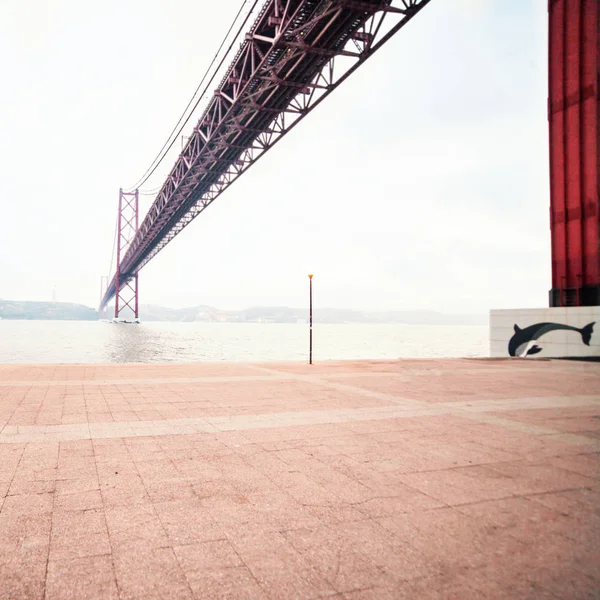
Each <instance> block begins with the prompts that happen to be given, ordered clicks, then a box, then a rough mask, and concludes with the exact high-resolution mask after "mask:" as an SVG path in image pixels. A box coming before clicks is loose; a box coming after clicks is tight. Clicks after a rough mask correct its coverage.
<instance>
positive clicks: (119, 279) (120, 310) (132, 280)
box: [115, 189, 139, 319]
mask: <svg viewBox="0 0 600 600" xmlns="http://www.w3.org/2000/svg"><path fill="white" fill-rule="evenodd" d="M138 214H139V194H138V190H135V192H124V191H123V190H122V189H120V190H119V220H118V224H117V271H116V273H115V290H116V293H115V319H121V318H123V319H126V318H127V317H128V316H129V317H134V318H135V319H137V318H139V308H138V275H137V273H136V274H135V275H133V276H130V277H127V274H126V273H123V272H122V271H121V265H122V263H123V257H124V256H125V254H126V252H127V250H128V248H129V246H130V245H131V242H132V241H133V238H134V237H135V234H136V233H137V230H138V225H139V217H138Z"/></svg>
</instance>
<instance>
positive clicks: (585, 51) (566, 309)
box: [490, 0, 600, 358]
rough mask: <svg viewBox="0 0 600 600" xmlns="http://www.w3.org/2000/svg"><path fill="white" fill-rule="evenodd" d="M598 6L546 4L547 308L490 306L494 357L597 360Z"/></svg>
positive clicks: (581, 0)
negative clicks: (549, 275) (549, 283)
mask: <svg viewBox="0 0 600 600" xmlns="http://www.w3.org/2000/svg"><path fill="white" fill-rule="evenodd" d="M599 6H600V2H598V0H549V2H548V18H549V22H548V125H549V142H550V235H551V245H552V289H551V290H550V292H549V305H550V308H540V309H527V310H524V309H521V310H497V311H494V310H493V311H491V314H490V353H491V356H497V357H500V356H508V355H512V354H514V355H517V356H521V355H524V356H527V355H528V356H533V355H535V356H536V357H540V358H548V357H600V198H599V190H600V117H599V115H600V103H599V98H598V91H599V90H598V85H599V83H598V82H599V80H600V33H599V32H600V8H599ZM596 324H597V328H598V331H597V332H594V331H593V330H594V327H596ZM540 326H541V327H540ZM551 327H552V328H551ZM532 336H533V338H532ZM536 336H537V337H536ZM542 336H543V337H542ZM511 341H512V345H511ZM518 348H519V349H520V351H519V352H518V353H516V352H517V349H518ZM511 349H512V352H511V351H510V350H511ZM515 353H516V354H515ZM527 353H528V354H527Z"/></svg>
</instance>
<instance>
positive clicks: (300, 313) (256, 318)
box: [140, 305, 488, 325]
mask: <svg viewBox="0 0 600 600" xmlns="http://www.w3.org/2000/svg"><path fill="white" fill-rule="evenodd" d="M140 317H141V319H142V320H144V321H188V322H189V321H202V322H213V323H214V322H225V323H298V322H304V321H307V320H308V309H307V308H289V307H287V306H255V307H251V308H247V309H244V310H237V311H234V310H220V309H218V308H214V307H212V306H195V307H190V308H180V309H171V308H163V307H161V306H143V305H142V306H141V307H140ZM314 317H315V319H316V321H317V322H319V323H404V324H414V325H486V324H487V323H488V316H487V315H448V314H444V313H439V312H435V311H427V310H403V311H358V310H350V309H340V308H318V309H315V311H314Z"/></svg>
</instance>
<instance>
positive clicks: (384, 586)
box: [0, 360, 600, 600]
mask: <svg viewBox="0 0 600 600" xmlns="http://www.w3.org/2000/svg"><path fill="white" fill-rule="evenodd" d="M599 448H600V365H599V364H590V363H574V362H560V361H506V360H435V361H427V360H418V361H417V360H414V361H411V360H406V361H380V362H372V361H362V362H339V363H322V364H319V365H314V366H313V367H309V366H308V365H301V364H269V365H235V364H219V365H208V364H194V365H47V366H45V365H32V366H27V365H0V598H1V599H4V598H7V599H18V598H26V599H31V598H45V599H47V600H51V599H55V598H56V599H58V598H61V599H62V598H140V599H150V598H202V599H206V598H252V599H255V598H257V599H258V598H273V599H277V600H280V599H288V598H301V599H304V598H319V597H333V598H340V599H347V600H349V599H363V598H364V599H366V598H376V599H382V600H385V599H387V598H394V599H398V598H411V599H413V598H419V599H421V598H423V599H428V598H440V599H442V598H443V599H448V598H456V599H457V600H463V599H465V600H466V599H469V598H473V599H475V598H476V599H479V598H519V599H521V598H536V599H537V598H569V599H571V598H598V597H600V482H599V479H600V461H599V460H598V450H599Z"/></svg>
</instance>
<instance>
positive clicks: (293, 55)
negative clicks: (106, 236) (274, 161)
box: [102, 0, 430, 304]
mask: <svg viewBox="0 0 600 600" xmlns="http://www.w3.org/2000/svg"><path fill="white" fill-rule="evenodd" d="M429 2H430V0H360V1H354V0H267V1H266V2H265V3H264V5H263V7H262V9H261V10H260V12H259V15H258V17H257V18H256V20H255V22H254V24H253V25H252V27H251V28H250V30H249V31H248V33H247V34H246V35H245V38H244V41H243V43H242V44H241V46H240V49H239V50H238V52H237V54H236V55H235V57H234V59H233V61H232V62H231V64H230V66H229V68H228V70H227V72H226V74H225V76H224V77H223V79H222V81H221V83H220V85H219V87H218V89H217V90H216V91H215V94H214V95H213V97H212V98H211V100H210V102H209V104H208V106H207V108H206V110H205V111H204V113H203V114H202V116H201V117H200V119H199V121H198V124H197V125H196V127H195V128H194V130H193V132H192V135H191V136H190V137H189V139H188V141H187V144H186V146H185V148H184V149H183V151H182V152H181V154H180V155H179V157H178V159H177V161H176V163H175V165H174V166H173V168H172V170H171V172H170V174H169V176H168V177H167V179H166V181H165V182H164V184H163V186H162V187H161V190H160V192H159V193H158V195H157V197H156V199H155V201H154V203H153V204H152V206H151V207H150V210H149V211H148V213H147V214H146V217H145V218H144V220H143V222H142V223H141V225H140V228H139V230H138V232H137V234H136V236H135V238H134V239H133V240H132V242H131V244H130V246H129V248H128V249H127V252H126V253H125V255H124V256H123V259H122V261H120V262H119V274H120V275H119V276H120V278H121V281H128V280H130V279H132V278H133V277H134V276H135V275H136V274H137V273H138V272H139V270H140V269H141V268H142V267H143V266H144V265H145V264H146V263H147V262H148V261H149V260H151V259H152V258H153V257H154V256H155V255H156V254H157V253H158V252H159V251H160V250H161V249H162V248H164V247H165V246H166V245H167V244H168V243H169V242H170V241H171V240H172V239H173V238H174V237H175V236H176V235H178V234H179V233H180V232H181V231H182V230H183V229H184V228H185V227H186V226H187V225H188V224H189V223H191V221H192V220H193V219H194V218H196V217H197V216H198V215H199V214H200V213H201V212H202V211H203V210H204V209H205V208H206V207H207V206H209V205H210V204H211V203H212V202H213V201H214V200H215V199H216V198H217V197H218V196H219V195H220V194H221V193H222V192H223V191H225V190H226V189H227V187H229V185H231V184H232V183H233V182H234V181H235V180H236V179H237V178H238V177H239V176H240V175H241V174H242V173H244V172H245V171H246V170H247V169H248V168H249V167H250V166H251V165H253V164H254V163H255V162H256V161H257V160H258V159H259V158H260V157H261V156H263V155H264V153H265V152H267V151H268V150H269V149H270V148H272V147H273V146H274V145H275V144H276V143H277V142H278V141H279V140H280V139H281V138H282V137H283V136H284V135H286V134H287V133H288V132H289V131H291V130H292V129H293V127H295V126H296V125H297V124H298V123H299V122H300V121H301V120H302V119H303V118H304V117H306V116H307V115H308V114H309V113H310V112H311V111H312V110H313V109H314V108H315V107H316V106H318V104H320V102H322V101H323V100H324V99H325V98H326V97H327V96H328V95H329V94H330V93H332V92H333V91H334V90H335V89H336V88H337V87H338V85H340V84H341V83H342V82H343V81H345V80H346V78H347V77H349V76H350V75H351V74H352V73H353V72H354V71H355V70H356V69H357V68H358V67H359V66H360V65H362V64H363V63H364V62H365V61H366V60H367V59H368V58H369V57H371V56H372V55H373V54H374V53H375V52H376V51H377V50H378V49H379V48H380V47H381V46H382V45H383V44H384V43H385V42H387V41H388V40H389V39H390V38H391V37H392V36H393V35H394V34H396V33H397V32H398V31H400V29H401V28H402V27H403V26H404V25H406V24H407V23H408V22H409V21H410V20H411V19H412V18H413V17H414V16H415V15H417V14H418V13H419V11H420V10H421V9H422V8H424V7H425V6H426V5H427V4H428V3H429ZM116 284H117V282H116V280H115V278H113V279H112V281H111V282H110V284H109V286H108V289H107V291H106V293H105V295H104V298H103V301H102V302H103V303H104V304H106V303H107V302H108V301H109V300H110V299H111V298H112V297H113V296H114V294H115V289H116V287H117V285H116Z"/></svg>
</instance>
